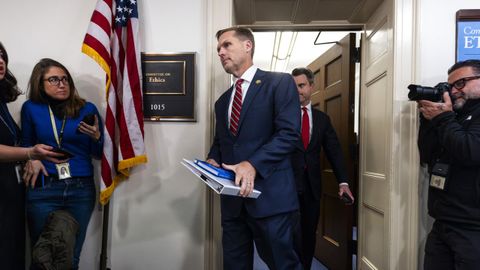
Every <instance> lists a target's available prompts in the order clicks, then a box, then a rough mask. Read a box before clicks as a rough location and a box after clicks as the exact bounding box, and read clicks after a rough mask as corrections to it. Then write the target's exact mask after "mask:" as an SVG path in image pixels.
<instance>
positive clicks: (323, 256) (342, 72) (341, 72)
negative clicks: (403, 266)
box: [308, 34, 358, 270]
mask: <svg viewBox="0 0 480 270" xmlns="http://www.w3.org/2000/svg"><path fill="white" fill-rule="evenodd" d="M354 53H355V34H349V35H347V36H345V37H344V38H343V39H342V40H341V41H340V42H339V43H338V44H335V45H334V46H333V47H332V48H330V49H329V50H328V51H327V52H325V53H324V54H322V55H321V56H320V57H319V58H317V59H316V60H315V61H313V62H312V63H311V64H310V65H308V67H309V68H310V69H311V70H312V71H313V73H314V74H315V92H314V94H313V95H312V106H313V107H315V108H317V109H319V110H321V111H323V112H324V113H326V114H328V116H329V117H330V119H331V121H332V125H333V127H334V128H335V131H336V133H337V136H338V139H339V140H340V144H341V146H342V150H343V154H344V157H345V162H346V164H347V169H348V176H349V181H350V182H351V183H350V189H351V190H352V192H353V194H354V196H355V198H357V196H356V189H357V188H356V187H357V177H356V176H357V174H356V173H355V172H356V171H357V170H356V167H357V166H356V164H358V163H357V160H358V159H357V155H356V154H355V153H356V151H355V150H354V149H357V140H356V135H355V132H354V104H355V61H354ZM352 150H353V151H352ZM320 162H321V170H322V196H321V199H320V209H321V210H320V218H319V221H318V227H317V234H316V237H317V242H316V243H317V244H316V249H315V257H316V258H317V259H318V260H319V261H321V262H322V263H323V264H324V265H325V266H327V267H328V269H330V270H335V269H342V270H343V269H351V268H352V252H353V249H354V248H355V243H354V242H353V241H352V229H353V226H354V225H356V218H355V217H356V215H355V214H354V213H355V207H354V206H346V205H345V204H344V203H343V202H342V201H341V200H340V199H339V198H338V183H337V181H336V178H335V175H334V173H333V170H332V167H331V165H330V164H329V162H328V160H327V158H326V155H325V154H324V153H322V155H321V161H320Z"/></svg>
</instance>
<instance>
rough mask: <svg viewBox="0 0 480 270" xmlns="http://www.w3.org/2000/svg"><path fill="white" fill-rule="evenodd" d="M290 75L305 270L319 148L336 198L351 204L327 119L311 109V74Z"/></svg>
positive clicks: (311, 243)
mask: <svg viewBox="0 0 480 270" xmlns="http://www.w3.org/2000/svg"><path fill="white" fill-rule="evenodd" d="M292 75H293V78H294V80H295V84H296V85H297V90H298V95H299V97H300V104H301V113H302V116H301V120H302V128H301V133H302V136H301V138H302V139H301V140H299V141H298V143H297V145H296V148H295V152H294V154H293V155H292V166H293V170H294V173H295V180H296V183H297V192H298V200H299V203H300V225H301V226H300V227H301V234H300V235H301V244H300V246H299V247H297V249H299V252H298V253H299V254H300V255H301V260H302V264H303V267H304V269H306V270H309V269H310V267H311V265H312V259H313V254H314V251H315V239H316V236H315V232H316V230H317V224H318V217H319V214H320V194H321V187H322V185H321V169H320V152H321V150H322V147H323V150H324V151H325V154H326V155H327V158H328V160H329V161H330V164H331V165H332V168H333V172H334V173H335V176H336V178H337V181H338V183H339V190H338V195H339V196H342V194H343V193H347V195H348V196H349V197H350V198H351V199H352V202H353V195H352V193H351V192H350V189H349V187H348V176H347V170H346V167H345V164H344V159H343V154H342V149H341V147H340V143H339V141H338V138H337V134H336V133H335V130H334V129H333V126H332V124H331V122H330V118H329V117H328V115H326V114H325V113H323V112H321V111H319V110H316V109H313V108H312V104H311V102H310V98H311V95H312V93H313V89H314V84H313V80H314V76H313V73H312V71H311V70H309V69H307V68H296V69H294V70H293V71H292Z"/></svg>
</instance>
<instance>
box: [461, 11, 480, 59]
mask: <svg viewBox="0 0 480 270" xmlns="http://www.w3.org/2000/svg"><path fill="white" fill-rule="evenodd" d="M456 21H457V40H456V57H455V58H456V60H457V62H458V61H463V60H467V59H480V9H461V10H459V11H457V14H456Z"/></svg>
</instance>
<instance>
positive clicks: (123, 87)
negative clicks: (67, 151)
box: [82, 0, 147, 203]
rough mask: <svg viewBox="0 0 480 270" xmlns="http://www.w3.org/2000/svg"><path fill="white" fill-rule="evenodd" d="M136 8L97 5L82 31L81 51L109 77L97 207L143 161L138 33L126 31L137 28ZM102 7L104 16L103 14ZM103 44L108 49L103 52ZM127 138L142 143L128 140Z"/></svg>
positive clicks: (108, 0)
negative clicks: (94, 61) (86, 30)
mask: <svg viewBox="0 0 480 270" xmlns="http://www.w3.org/2000/svg"><path fill="white" fill-rule="evenodd" d="M137 4H138V0H137V1H117V2H113V0H98V2H97V6H96V8H95V10H94V11H93V14H92V17H91V21H90V24H92V26H91V27H89V28H88V29H89V31H90V30H91V31H92V32H87V34H86V35H85V39H84V45H85V46H86V48H85V46H84V48H83V49H82V51H83V52H85V53H86V54H87V55H89V56H90V57H92V58H93V59H95V60H96V61H97V62H98V63H99V65H100V66H102V68H103V69H104V70H105V71H107V72H110V74H107V75H108V76H109V77H107V90H108V91H107V109H106V113H105V132H104V134H105V143H104V149H103V155H102V163H101V168H102V172H101V175H102V182H103V185H102V194H101V196H100V198H101V199H100V200H101V202H102V203H106V202H107V201H108V199H109V197H110V195H111V193H112V192H113V188H114V187H115V186H116V185H117V184H118V183H119V181H120V180H122V179H123V178H124V177H125V176H128V175H129V169H130V168H131V167H133V166H136V165H138V164H141V163H145V162H147V157H146V154H145V145H144V142H143V137H144V129H143V124H144V122H143V96H142V94H143V92H142V85H141V77H140V76H141V75H142V72H141V67H139V66H138V60H139V59H140V51H139V50H137V48H140V44H139V43H138V41H139V37H138V35H139V33H138V32H139V31H138V27H133V26H132V25H135V26H138V25H137V24H138V9H137ZM117 5H118V6H117ZM105 6H107V7H108V8H110V11H107V12H106V11H105V10H104V9H105ZM102 11H103V13H102ZM110 12H111V14H112V18H106V17H105V16H104V14H106V13H108V14H110ZM108 16H110V15H108ZM132 21H134V22H135V23H132ZM93 24H95V25H93ZM134 28H135V29H134ZM100 29H101V30H100ZM102 31H103V32H102ZM98 32H101V33H98ZM104 44H108V45H109V47H108V48H105V47H104V46H105V45H104ZM92 50H93V51H92ZM99 58H102V59H99ZM124 76H126V77H124ZM112 95H113V96H112ZM125 114H128V117H127V115H125ZM140 134H141V135H140ZM132 135H133V136H141V137H142V138H141V140H139V138H134V140H132V138H131V137H130V136H132ZM120 153H121V155H120Z"/></svg>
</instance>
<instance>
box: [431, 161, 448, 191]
mask: <svg viewBox="0 0 480 270" xmlns="http://www.w3.org/2000/svg"><path fill="white" fill-rule="evenodd" d="M448 169H449V165H448V164H444V163H436V164H435V165H434V166H433V169H432V175H431V176H430V186H431V187H434V188H438V189H440V190H444V189H445V184H446V182H447V176H448Z"/></svg>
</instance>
